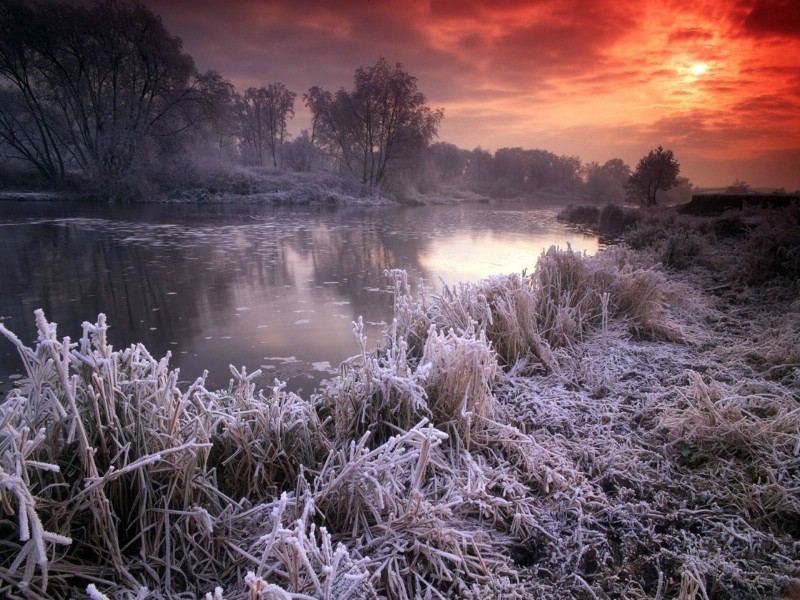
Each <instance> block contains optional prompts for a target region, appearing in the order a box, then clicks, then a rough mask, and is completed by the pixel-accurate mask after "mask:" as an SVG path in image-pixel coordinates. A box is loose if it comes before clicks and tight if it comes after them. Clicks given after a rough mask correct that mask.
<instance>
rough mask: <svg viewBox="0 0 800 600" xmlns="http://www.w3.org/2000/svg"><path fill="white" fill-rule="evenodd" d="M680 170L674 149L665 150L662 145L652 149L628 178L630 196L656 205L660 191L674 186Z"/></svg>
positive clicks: (644, 203)
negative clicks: (673, 152)
mask: <svg viewBox="0 0 800 600" xmlns="http://www.w3.org/2000/svg"><path fill="white" fill-rule="evenodd" d="M680 170H681V167H680V165H679V164H678V161H677V160H675V157H674V156H673V154H672V150H664V148H662V147H661V146H659V147H658V148H656V149H655V150H651V151H650V152H648V154H647V156H644V157H642V158H641V159H640V160H639V163H638V164H637V165H636V170H635V171H634V172H633V174H632V175H631V176H630V177H629V178H628V183H627V185H626V191H627V194H628V197H629V198H630V199H631V200H634V201H637V202H639V203H640V204H642V205H644V206H654V205H655V204H656V203H657V199H656V194H657V193H658V191H659V190H668V189H670V188H671V187H673V186H674V185H675V184H676V182H677V179H678V174H679V173H680Z"/></svg>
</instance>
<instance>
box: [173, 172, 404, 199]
mask: <svg viewBox="0 0 800 600" xmlns="http://www.w3.org/2000/svg"><path fill="white" fill-rule="evenodd" d="M162 186H163V187H167V188H168V190H167V191H166V192H165V194H166V196H167V197H168V198H169V199H171V200H177V201H190V202H203V203H212V202H243V201H244V202H263V203H269V204H277V205H293V206H305V205H314V206H344V205H355V204H370V205H375V204H392V203H393V201H392V200H390V199H389V198H388V197H386V196H383V195H381V193H380V192H379V191H377V190H375V189H374V188H370V187H369V186H367V185H364V184H361V183H359V182H358V181H356V180H354V179H352V178H348V177H340V176H337V175H333V174H330V173H319V172H315V173H295V172H291V171H279V170H272V169H268V168H256V167H231V168H228V169H216V170H213V169H212V170H209V171H208V172H206V173H202V174H196V175H195V176H194V177H193V178H192V179H191V180H190V181H189V182H186V181H179V182H178V185H177V186H175V187H174V189H169V186H168V185H167V184H166V183H164V184H162ZM157 199H158V198H157Z"/></svg>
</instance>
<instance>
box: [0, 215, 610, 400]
mask: <svg viewBox="0 0 800 600" xmlns="http://www.w3.org/2000/svg"><path fill="white" fill-rule="evenodd" d="M557 212H558V207H555V206H545V207H542V206H536V207H534V206H529V205H526V204H523V203H519V202H502V203H493V204H457V205H438V206H424V207H403V208H398V207H352V208H339V209H311V208H276V207H268V206H258V205H248V204H244V205H243V204H236V205H196V204H163V205H145V206H135V207H127V206H122V207H120V206H108V205H103V206H91V205H76V204H68V203H48V202H24V203H23V202H9V201H6V202H0V282H1V283H0V286H1V287H0V320H2V322H3V323H4V324H5V326H6V327H8V328H9V329H10V330H12V331H14V332H15V333H16V334H17V335H18V336H19V337H20V338H21V339H22V340H23V341H24V342H26V343H29V344H30V343H32V342H33V340H34V339H35V329H34V325H33V319H34V317H33V311H34V310H35V309H37V308H42V309H44V311H45V315H46V317H47V318H48V320H51V321H55V322H57V323H58V324H59V327H58V332H59V336H65V335H69V336H70V337H71V338H72V339H73V340H75V339H78V338H79V337H80V334H81V323H82V322H83V321H91V322H94V321H95V320H96V318H97V314H98V313H100V312H104V313H105V314H106V315H107V317H108V323H109V325H110V329H109V338H110V341H111V343H112V344H113V345H114V346H115V348H122V347H125V346H127V345H129V344H131V343H133V342H143V343H144V344H145V345H146V346H147V348H148V349H149V351H150V352H151V354H153V356H155V357H157V358H160V357H161V356H163V355H164V354H165V353H166V352H170V353H171V354H172V358H171V360H170V364H171V365H172V366H173V367H180V369H181V379H182V380H194V379H195V378H196V377H197V376H199V375H200V374H202V372H203V370H206V369H207V370H208V371H209V379H208V386H209V387H210V388H218V387H227V385H228V380H229V378H230V371H229V369H228V365H229V364H233V365H236V366H238V367H241V366H246V367H247V369H248V371H253V370H255V369H258V368H260V369H262V371H263V372H264V375H263V376H262V378H261V380H260V381H258V382H257V383H258V384H259V385H260V386H268V385H272V382H273V380H274V378H276V377H277V378H279V379H281V380H283V381H286V382H287V384H288V389H291V390H293V391H297V392H300V393H303V394H306V393H308V392H311V391H312V390H313V389H314V388H315V387H316V386H317V385H319V383H320V381H321V380H324V379H325V378H327V377H330V376H331V375H332V374H333V373H335V371H336V369H337V367H338V365H339V364H340V363H341V361H343V360H344V359H346V358H347V357H349V356H352V355H354V354H356V353H357V352H358V347H357V345H356V343H355V340H354V338H353V335H352V322H353V321H354V320H355V319H357V318H358V317H359V316H361V317H363V319H364V322H365V324H366V327H365V331H366V333H367V336H368V338H369V340H370V345H374V346H379V345H381V342H382V331H383V328H384V326H385V324H386V323H387V321H390V320H391V317H392V296H391V293H389V287H388V284H389V282H388V281H387V279H386V278H385V276H384V271H385V270H386V269H395V268H400V269H405V270H406V271H407V272H408V279H409V282H411V283H412V285H413V286H414V289H419V288H418V282H420V281H421V280H422V281H424V282H425V285H426V286H427V287H428V288H429V289H430V290H431V291H433V292H435V291H436V290H437V289H441V286H442V282H444V283H447V284H455V283H457V282H459V281H476V280H479V279H482V278H484V277H487V276H490V275H495V274H500V273H511V272H520V271H522V270H523V269H525V268H527V269H532V268H533V267H534V265H535V264H536V259H537V257H538V256H539V255H540V254H541V252H542V251H543V250H546V249H547V248H548V247H549V246H551V245H557V246H560V247H565V246H566V245H567V244H570V245H571V246H572V248H573V249H575V250H579V251H585V252H587V253H589V254H592V253H594V252H596V251H597V249H598V240H597V238H596V237H593V236H588V235H584V234H582V233H580V232H577V231H574V230H571V229H568V228H567V227H565V226H564V225H562V224H561V223H558V222H557V221H556V214H557ZM21 375H22V368H21V363H20V361H19V359H18V357H17V354H16V351H15V350H14V348H13V346H12V345H11V344H10V343H9V342H8V341H7V340H6V339H5V338H4V337H2V336H0V391H6V390H8V389H9V388H10V387H11V386H12V385H13V384H14V382H15V381H17V380H18V379H19V378H20V377H21Z"/></svg>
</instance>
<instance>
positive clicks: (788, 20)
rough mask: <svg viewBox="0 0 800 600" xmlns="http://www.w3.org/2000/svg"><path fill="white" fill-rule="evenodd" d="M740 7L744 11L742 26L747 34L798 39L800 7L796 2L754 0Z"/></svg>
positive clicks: (794, 0)
mask: <svg viewBox="0 0 800 600" xmlns="http://www.w3.org/2000/svg"><path fill="white" fill-rule="evenodd" d="M741 6H742V8H743V9H744V10H745V11H746V12H745V14H746V16H745V18H744V22H743V23H742V26H743V29H744V31H745V32H746V33H747V34H750V35H753V36H756V37H760V36H774V35H779V36H790V37H800V5H798V2H797V0H756V1H755V2H745V3H742V4H741Z"/></svg>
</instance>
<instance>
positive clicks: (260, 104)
mask: <svg viewBox="0 0 800 600" xmlns="http://www.w3.org/2000/svg"><path fill="white" fill-rule="evenodd" d="M296 96H297V94H295V93H294V92H291V91H289V90H288V89H287V88H286V86H285V85H283V84H282V83H271V84H269V85H268V86H267V87H260V88H255V87H251V88H248V89H247V90H245V93H244V97H243V98H242V104H241V107H242V112H241V120H242V139H243V141H244V146H245V154H246V156H249V157H251V158H250V160H251V161H252V162H255V163H256V164H258V165H263V164H264V162H265V159H266V158H267V156H270V157H272V165H273V166H274V167H277V166H278V160H279V156H280V149H281V146H282V145H283V142H284V140H285V139H286V121H287V120H288V119H291V118H292V117H294V99H295V98H296Z"/></svg>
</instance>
